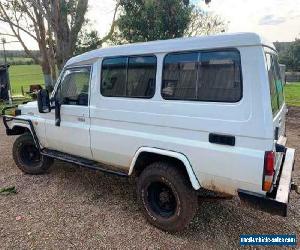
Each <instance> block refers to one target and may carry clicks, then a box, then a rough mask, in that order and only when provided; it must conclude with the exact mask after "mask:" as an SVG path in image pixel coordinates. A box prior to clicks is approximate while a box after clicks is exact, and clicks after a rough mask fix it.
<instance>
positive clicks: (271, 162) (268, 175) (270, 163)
mask: <svg viewBox="0 0 300 250" xmlns="http://www.w3.org/2000/svg"><path fill="white" fill-rule="evenodd" d="M274 166H275V153H274V152H273V151H267V152H266V153H265V164H264V176H263V190H264V191H267V192H268V191H270V190H271V188H272V182H273V176H274V173H275V169H274Z"/></svg>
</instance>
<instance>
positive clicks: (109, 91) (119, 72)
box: [101, 57, 127, 96]
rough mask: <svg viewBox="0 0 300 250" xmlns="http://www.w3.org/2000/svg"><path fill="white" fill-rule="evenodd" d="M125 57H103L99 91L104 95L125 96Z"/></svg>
mask: <svg viewBox="0 0 300 250" xmlns="http://www.w3.org/2000/svg"><path fill="white" fill-rule="evenodd" d="M126 65H127V58H126V57H119V58H112V59H104V60H103V62H102V82H101V93H102V95H104V96H125V93H126V75H127V69H126Z"/></svg>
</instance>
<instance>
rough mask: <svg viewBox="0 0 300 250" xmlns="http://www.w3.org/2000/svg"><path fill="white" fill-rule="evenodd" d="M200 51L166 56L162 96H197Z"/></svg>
mask: <svg viewBox="0 0 300 250" xmlns="http://www.w3.org/2000/svg"><path fill="white" fill-rule="evenodd" d="M198 57H199V53H197V52H192V53H182V54H169V55H167V56H166V57H165V61H164V70H163V87H162V96H163V97H164V98H165V99H180V100H194V99H196V98H197V95H196V88H197V77H198V73H197V68H198Z"/></svg>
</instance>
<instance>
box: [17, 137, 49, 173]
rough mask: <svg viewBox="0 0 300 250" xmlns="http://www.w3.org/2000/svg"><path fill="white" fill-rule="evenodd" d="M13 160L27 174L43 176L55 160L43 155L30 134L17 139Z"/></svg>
mask: <svg viewBox="0 0 300 250" xmlns="http://www.w3.org/2000/svg"><path fill="white" fill-rule="evenodd" d="M13 158H14V161H15V163H16V165H17V166H18V168H20V169H21V170H22V171H23V172H24V173H26V174H43V173H45V172H46V171H47V170H48V169H49V168H50V166H51V165H52V163H53V159H51V158H49V157H45V156H43V155H41V153H40V151H39V149H38V148H37V147H36V145H35V143H34V140H33V138H32V135H31V134H30V133H26V134H23V135H21V136H19V137H18V138H17V139H16V141H15V143H14V145H13Z"/></svg>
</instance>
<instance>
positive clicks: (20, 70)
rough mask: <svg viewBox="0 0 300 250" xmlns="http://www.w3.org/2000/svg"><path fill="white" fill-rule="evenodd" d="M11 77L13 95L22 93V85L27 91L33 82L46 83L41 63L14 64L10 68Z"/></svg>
mask: <svg viewBox="0 0 300 250" xmlns="http://www.w3.org/2000/svg"><path fill="white" fill-rule="evenodd" d="M9 77H10V83H11V87H12V94H13V95H17V94H21V93H22V91H21V87H22V86H23V88H24V91H25V92H26V91H27V90H28V87H29V85H31V84H41V85H44V78H43V74H42V69H41V66H39V65H12V66H10V68H9Z"/></svg>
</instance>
